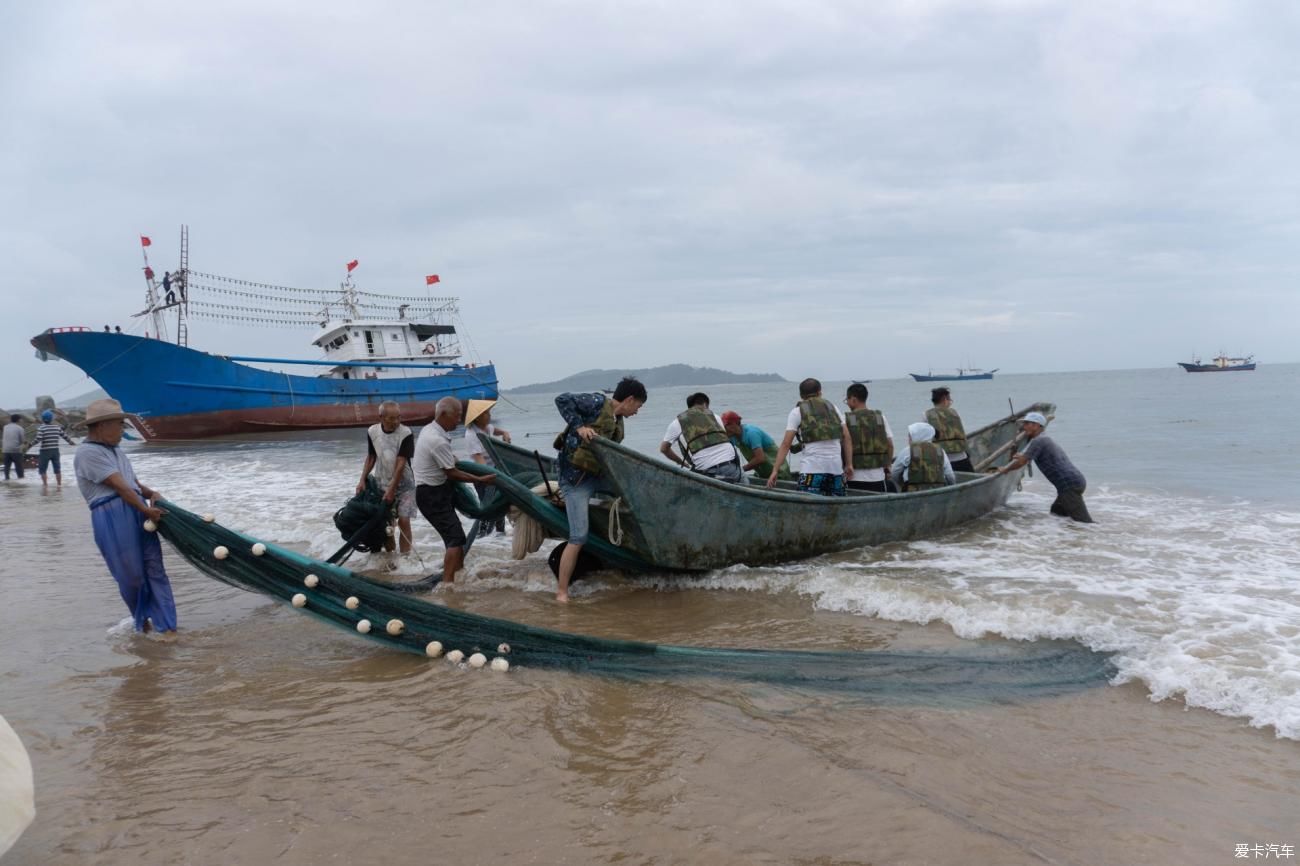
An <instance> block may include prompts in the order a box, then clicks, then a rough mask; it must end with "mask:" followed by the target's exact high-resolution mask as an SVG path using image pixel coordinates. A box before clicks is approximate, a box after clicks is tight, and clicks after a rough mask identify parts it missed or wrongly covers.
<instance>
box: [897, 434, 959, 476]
mask: <svg viewBox="0 0 1300 866" xmlns="http://www.w3.org/2000/svg"><path fill="white" fill-rule="evenodd" d="M907 440H908V448H907V450H906V451H904V452H903V453H902V454H899V455H898V457H897V458H896V459H895V460H894V466H893V475H894V478H895V479H897V481H898V483H899V484H901V485H902V487H903V490H904V492H907V493H912V492H914V491H917V490H931V489H933V488H935V487H943V486H944V485H945V484H956V483H957V476H956V475H955V474H954V473H953V471H952V463H951V462H949V460H948V454H947V452H945V451H944V450H943V449H942V448H940V447H939V445H938V444H936V443H935V441H934V428H933V427H931V426H930V425H929V424H927V423H925V422H924V421H917V422H916V423H915V424H912V425H910V426H908V428H907Z"/></svg>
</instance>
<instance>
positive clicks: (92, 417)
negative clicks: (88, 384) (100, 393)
mask: <svg viewBox="0 0 1300 866" xmlns="http://www.w3.org/2000/svg"><path fill="white" fill-rule="evenodd" d="M125 417H126V413H125V412H123V411H122V404H121V403H119V402H117V401H116V400H107V399H106V400H94V401H92V402H91V404H90V405H89V406H87V407H86V425H87V426H89V425H91V424H98V423H99V422H100V421H121V420H122V419H123V418H125Z"/></svg>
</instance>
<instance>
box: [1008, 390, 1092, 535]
mask: <svg viewBox="0 0 1300 866" xmlns="http://www.w3.org/2000/svg"><path fill="white" fill-rule="evenodd" d="M1020 423H1021V427H1022V429H1023V430H1024V432H1025V438H1027V439H1028V440H1029V444H1028V445H1026V446H1025V450H1024V451H1021V452H1020V453H1019V454H1017V455H1016V456H1015V457H1013V458H1011V462H1010V463H1008V464H1007V465H1006V466H1003V467H1002V468H1001V469H999V470H998V472H1000V473H1002V474H1003V475H1005V474H1006V473H1008V472H1013V471H1015V470H1017V469H1019V468H1020V467H1021V466H1024V465H1025V464H1026V463H1028V462H1029V461H1030V460H1032V461H1034V464H1035V465H1036V466H1037V467H1038V470H1039V471H1040V472H1042V473H1043V477H1044V478H1046V479H1047V480H1048V481H1050V482H1052V486H1053V487H1055V488H1056V501H1055V502H1053V503H1052V509H1051V511H1052V513H1053V514H1057V515H1060V516H1061V517H1068V518H1070V519H1071V520H1076V521H1078V522H1079V523H1093V522H1094V521H1093V519H1092V515H1091V514H1089V513H1088V506H1087V505H1085V504H1084V502H1083V491H1084V490H1085V489H1086V488H1087V486H1088V482H1087V480H1086V479H1084V477H1083V473H1082V472H1080V471H1079V470H1078V469H1076V468H1075V466H1074V464H1073V463H1071V462H1070V458H1069V457H1066V456H1065V451H1063V450H1062V449H1061V446H1060V445H1057V444H1056V443H1055V442H1053V441H1052V440H1051V438H1049V437H1047V436H1044V435H1043V430H1044V429H1045V428H1046V427H1047V419H1046V418H1044V417H1043V414H1042V413H1041V412H1030V413H1029V414H1027V415H1025V417H1024V419H1023V420H1022V421H1021V422H1020Z"/></svg>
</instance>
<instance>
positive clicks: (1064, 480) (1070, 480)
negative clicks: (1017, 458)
mask: <svg viewBox="0 0 1300 866" xmlns="http://www.w3.org/2000/svg"><path fill="white" fill-rule="evenodd" d="M1021 453H1023V454H1024V455H1025V456H1026V457H1028V458H1029V459H1030V460H1032V461H1034V463H1035V464H1036V465H1037V466H1038V470H1039V471H1040V472H1042V473H1043V477H1045V478H1046V479H1047V480H1048V481H1050V482H1052V485H1053V486H1054V487H1055V488H1056V489H1057V490H1082V489H1083V488H1084V487H1086V486H1087V484H1088V482H1087V481H1086V480H1085V479H1084V477H1083V473H1082V472H1080V471H1079V470H1078V469H1076V468H1075V466H1074V464H1073V463H1071V462H1070V458H1069V457H1066V456H1065V452H1064V451H1062V450H1061V446H1060V445H1057V444H1056V443H1055V442H1053V441H1052V440H1051V439H1050V438H1049V437H1047V436H1042V435H1039V436H1035V437H1034V438H1033V439H1031V440H1029V444H1028V445H1027V446H1025V450H1024V451H1023V452H1021Z"/></svg>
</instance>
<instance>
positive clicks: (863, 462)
mask: <svg viewBox="0 0 1300 866" xmlns="http://www.w3.org/2000/svg"><path fill="white" fill-rule="evenodd" d="M844 402H845V403H846V404H848V407H849V412H848V414H847V415H845V416H844V423H845V426H847V427H848V428H849V438H850V439H852V440H853V480H852V481H850V482H849V487H851V488H853V489H854V490H874V491H876V492H877V493H897V492H898V487H897V486H896V485H895V484H894V483H893V482H892V481H890V479H889V473H890V467H889V464H891V463H893V462H894V431H893V430H891V429H890V428H889V419H888V418H886V417H885V413H884V412H881V411H880V410H879V409H868V408H867V386H866V385H863V384H862V383H861V382H854V383H853V384H852V385H850V386H849V388H848V392H847V393H846V394H845V395H844Z"/></svg>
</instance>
